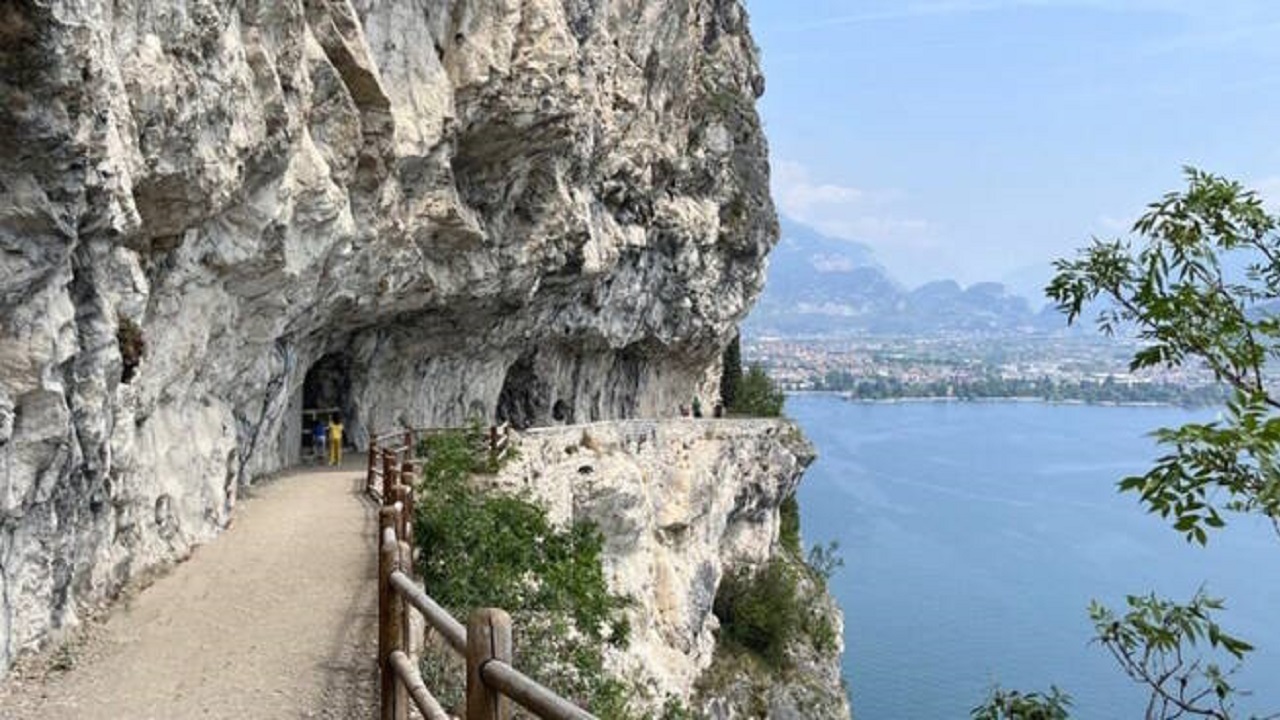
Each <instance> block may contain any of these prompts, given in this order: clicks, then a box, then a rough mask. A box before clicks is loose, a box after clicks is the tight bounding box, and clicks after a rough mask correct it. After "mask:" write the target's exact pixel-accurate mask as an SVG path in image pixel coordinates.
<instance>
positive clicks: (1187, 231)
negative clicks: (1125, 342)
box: [1046, 168, 1280, 719]
mask: <svg viewBox="0 0 1280 720" xmlns="http://www.w3.org/2000/svg"><path fill="white" fill-rule="evenodd" d="M1186 177H1187V188H1186V189H1185V190H1184V191H1181V192H1172V193H1169V194H1167V195H1166V196H1164V198H1162V199H1161V200H1160V201H1158V202H1156V203H1153V204H1152V205H1150V206H1149V207H1148V211H1147V212H1146V214H1144V215H1143V216H1142V217H1141V218H1140V219H1139V220H1138V221H1137V222H1136V223H1135V224H1134V226H1133V232H1134V234H1135V235H1136V236H1137V240H1138V242H1137V244H1136V246H1135V243H1133V242H1129V241H1122V240H1107V241H1104V240H1097V239H1095V240H1094V242H1093V244H1092V245H1091V246H1090V247H1088V248H1086V249H1084V250H1082V251H1081V252H1080V253H1079V255H1078V256H1077V257H1076V258H1075V259H1072V260H1060V261H1058V262H1057V263H1055V266H1056V268H1057V274H1056V275H1055V277H1054V278H1053V280H1052V281H1051V282H1050V284H1049V286H1048V288H1046V292H1047V293H1048V295H1049V297H1051V298H1052V299H1053V300H1055V301H1056V302H1057V304H1058V307H1059V309H1060V310H1062V311H1063V312H1064V313H1066V315H1067V319H1068V322H1075V321H1076V320H1077V319H1079V318H1080V317H1081V315H1082V314H1083V313H1084V312H1085V311H1086V309H1088V308H1089V306H1090V304H1091V303H1093V302H1094V301H1097V300H1102V301H1103V302H1102V303H1101V305H1102V309H1101V310H1100V312H1099V314H1098V324H1099V327H1100V329H1101V330H1102V331H1103V332H1104V333H1106V334H1113V333H1116V332H1120V331H1124V332H1134V333H1136V334H1137V336H1138V337H1139V338H1141V339H1142V340H1143V341H1145V345H1144V347H1143V348H1142V349H1141V350H1139V351H1138V352H1137V353H1136V354H1135V355H1134V356H1133V359H1132V361H1131V362H1130V369H1131V370H1140V369H1144V368H1153V367H1162V366H1163V367H1169V368H1172V367H1179V366H1183V365H1186V364H1189V363H1199V364H1202V365H1203V366H1205V367H1207V368H1208V369H1209V370H1211V371H1212V373H1213V374H1214V376H1215V377H1216V378H1217V379H1218V380H1219V381H1220V382H1222V383H1224V384H1225V385H1227V386H1228V387H1229V388H1230V399H1229V400H1228V402H1227V410H1226V413H1225V414H1224V416H1223V417H1222V419H1220V420H1216V421H1213V422H1209V423H1188V424H1185V425H1182V426H1181V427H1176V428H1161V429H1158V430H1156V431H1155V432H1154V433H1153V435H1154V436H1155V438H1156V439H1157V441H1158V442H1159V443H1160V444H1161V445H1163V446H1164V447H1165V448H1166V449H1167V452H1166V453H1165V454H1164V455H1163V456H1162V457H1161V458H1160V459H1159V460H1157V461H1156V463H1155V466H1154V467H1152V468H1151V469H1150V470H1148V471H1147V472H1146V473H1145V474H1142V475H1137V476H1133V477H1127V478H1124V479H1123V480H1122V481H1121V482H1120V484H1119V487H1120V489H1121V490H1122V491H1126V492H1135V493H1138V494H1139V496H1140V497H1141V501H1142V502H1143V503H1144V504H1145V505H1146V506H1147V508H1148V510H1150V511H1151V512H1153V513H1157V514H1159V515H1160V516H1161V517H1163V518H1166V519H1167V520H1168V521H1169V522H1170V523H1171V524H1172V526H1173V527H1174V529H1175V530H1177V531H1178V532H1179V533H1182V534H1183V536H1184V537H1185V538H1186V539H1187V540H1188V541H1189V542H1196V543H1199V544H1202V545H1203V544H1204V543H1206V542H1207V541H1208V537H1209V531H1210V530H1214V529H1218V528H1221V527H1223V526H1224V525H1225V524H1226V521H1225V519H1224V514H1226V513H1230V512H1237V513H1255V514H1260V515H1262V516H1264V517H1266V518H1268V519H1269V520H1270V521H1271V522H1272V523H1273V524H1274V525H1275V527H1276V529H1277V531H1278V532H1280V467H1278V466H1277V461H1278V460H1280V452H1278V451H1280V414H1277V411H1280V399H1278V396H1277V394H1276V392H1275V388H1274V387H1273V383H1274V380H1273V379H1272V378H1271V377H1270V376H1269V375H1268V372H1267V370H1268V368H1267V361H1268V359H1269V358H1274V357H1278V356H1280V320H1278V319H1277V318H1276V317H1275V313H1274V310H1275V309H1276V308H1277V307H1278V305H1277V302H1276V301H1277V299H1280V237H1278V236H1277V233H1276V229H1277V225H1278V222H1277V218H1276V217H1273V216H1271V215H1269V214H1268V213H1267V211H1266V210H1265V209H1264V207H1263V204H1262V201H1261V199H1260V198H1259V197H1258V195H1257V194H1256V193H1254V192H1251V191H1246V190H1245V189H1244V188H1243V187H1242V186H1241V185H1240V184H1239V183H1235V182H1232V181H1229V180H1226V179H1224V178H1221V177H1218V176H1215V175H1211V174H1209V173H1205V172H1201V171H1199V170H1195V169H1191V168H1187V169H1186ZM1128 604H1129V612H1127V613H1126V614H1125V615H1123V616H1118V615H1116V614H1115V613H1113V612H1112V611H1111V610H1109V609H1107V608H1105V607H1102V606H1100V605H1098V604H1096V603H1095V604H1094V605H1093V606H1092V607H1091V608H1090V616H1091V618H1092V619H1093V621H1094V625H1095V631H1096V641H1097V642H1098V643H1100V644H1101V645H1102V646H1103V647H1105V648H1106V649H1107V650H1108V651H1109V652H1111V654H1112V655H1113V656H1114V657H1115V659H1116V660H1117V661H1118V662H1119V664H1120V665H1121V667H1122V668H1123V669H1124V670H1125V672H1126V673H1128V674H1129V676H1130V677H1132V678H1133V679H1134V680H1135V681H1137V682H1139V683H1141V684H1144V685H1146V686H1147V689H1148V690H1149V691H1150V701H1149V703H1148V706H1147V714H1146V717H1147V718H1176V717H1183V716H1187V717H1208V718H1221V719H1225V718H1229V717H1231V714H1230V713H1231V708H1232V706H1233V703H1232V699H1233V697H1234V696H1235V695H1237V694H1238V691H1237V690H1236V689H1235V688H1234V687H1233V686H1232V685H1231V684H1230V683H1229V682H1228V681H1227V678H1228V676H1229V675H1230V673H1231V670H1227V671H1223V670H1221V669H1220V667H1219V666H1218V665H1217V664H1215V663H1210V662H1207V661H1206V660H1205V659H1204V658H1199V657H1194V656H1192V654H1191V652H1192V650H1193V649H1194V648H1195V647H1197V646H1199V647H1200V648H1202V649H1203V647H1204V646H1205V645H1207V646H1208V648H1209V649H1216V650H1218V651H1220V652H1225V653H1226V654H1228V655H1230V656H1231V658H1232V659H1233V660H1234V661H1236V662H1238V661H1240V660H1241V659H1243V657H1244V655H1245V653H1247V652H1249V651H1250V650H1251V649H1252V647H1251V646H1250V645H1249V644H1248V643H1247V642H1245V641H1244V640H1241V639H1239V638H1236V637H1233V636H1231V635H1229V634H1227V633H1226V632H1225V631H1223V630H1222V629H1221V628H1220V627H1219V626H1218V625H1217V623H1216V622H1214V621H1213V619H1212V611H1214V610H1218V609H1220V608H1221V607H1222V603H1221V601H1219V600H1216V599H1211V598H1208V597H1206V596H1205V595H1204V594H1203V593H1198V594H1197V595H1196V596H1195V597H1194V598H1193V599H1192V601H1191V602H1190V603H1188V604H1186V605H1179V604H1176V603H1172V602H1169V601H1166V600H1162V599H1159V598H1156V597H1155V596H1153V595H1148V596H1133V597H1130V598H1129V600H1128ZM1272 717H1277V716H1272Z"/></svg>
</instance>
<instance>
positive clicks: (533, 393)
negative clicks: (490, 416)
mask: <svg viewBox="0 0 1280 720" xmlns="http://www.w3.org/2000/svg"><path fill="white" fill-rule="evenodd" d="M550 404H551V387H550V386H549V385H548V384H547V383H546V382H545V381H543V380H541V379H539V378H538V373H537V372H536V371H535V370H534V365H533V355H532V354H530V355H525V356H523V357H521V358H520V359H519V360H516V361H515V363H514V364H512V365H511V367H509V368H507V377H506V378H505V379H504V380H503V381H502V391H501V392H499V393H498V407H497V409H496V410H495V411H494V415H495V416H496V419H497V421H498V422H509V423H511V425H512V427H514V428H516V429H517V430H524V429H527V428H530V427H533V426H534V425H535V424H537V423H538V421H539V420H540V419H545V417H546V416H547V413H548V411H549V410H551V409H552V408H550V407H549V406H550ZM557 405H558V406H560V407H558V408H556V409H557V410H558V412H559V413H560V414H561V415H565V414H570V413H571V411H569V409H568V408H567V406H566V405H565V404H564V403H563V402H560V403H557Z"/></svg>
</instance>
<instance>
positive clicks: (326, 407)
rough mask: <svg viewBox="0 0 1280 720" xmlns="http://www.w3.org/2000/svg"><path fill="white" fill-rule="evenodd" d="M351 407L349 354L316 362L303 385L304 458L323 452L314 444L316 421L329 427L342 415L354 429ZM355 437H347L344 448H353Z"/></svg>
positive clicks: (345, 437) (335, 354) (343, 421)
mask: <svg viewBox="0 0 1280 720" xmlns="http://www.w3.org/2000/svg"><path fill="white" fill-rule="evenodd" d="M354 414H355V413H354V412H353V407H352V403H351V358H350V356H348V355H346V354H345V353H330V354H328V355H325V356H323V357H321V358H320V359H319V360H317V361H316V363H315V364H314V365H312V366H311V369H310V370H308V371H307V377H306V379H304V380H303V381H302V450H303V454H304V456H305V455H306V453H308V452H311V453H315V454H319V453H321V452H322V451H323V448H321V447H319V446H317V445H316V444H315V442H314V440H313V437H314V436H313V434H312V429H313V428H314V427H315V424H316V421H320V422H321V423H325V424H327V423H328V422H329V418H330V417H332V416H334V415H338V416H341V418H342V423H343V424H344V425H346V426H347V427H350V425H351V421H352V418H353V416H354ZM349 438H351V433H350V432H349V431H348V432H347V433H345V434H344V440H343V443H342V444H343V445H344V446H349V445H350V444H351V443H350V440H349Z"/></svg>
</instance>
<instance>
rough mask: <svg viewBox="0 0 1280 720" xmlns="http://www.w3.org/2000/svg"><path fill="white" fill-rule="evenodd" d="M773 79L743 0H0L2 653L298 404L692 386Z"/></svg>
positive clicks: (617, 393)
mask: <svg viewBox="0 0 1280 720" xmlns="http://www.w3.org/2000/svg"><path fill="white" fill-rule="evenodd" d="M762 91H763V81H762V78H761V76H760V72H759V69H758V63H757V53H756V49H755V47H754V45H753V43H752V41H751V38H750V36H749V34H748V31H747V26H746V16H745V12H744V10H743V8H742V6H741V4H740V3H739V2H738V0H621V1H618V2H608V3H603V2H596V1H594V0H240V1H238V2H232V1H231V0H187V1H186V2H173V3H170V2H150V1H148V0H115V1H114V2H106V1H105V0H11V1H9V2H0V672H2V671H3V669H4V668H5V667H6V666H7V664H8V663H9V661H10V660H11V658H12V657H13V655H14V654H15V653H16V652H18V651H19V650H21V649H23V648H27V647H31V646H33V645H34V644H37V643H38V642H39V641H40V640H41V639H42V638H45V637H46V636H47V635H48V633H49V632H50V631H51V630H54V629H57V628H59V627H64V626H67V625H71V624H74V623H75V621H76V617H77V614H78V613H79V612H80V611H81V609H82V608H83V607H84V606H85V605H86V604H87V603H92V602H94V601H96V600H98V599H101V598H103V597H107V596H109V595H111V594H112V593H113V592H115V591H116V590H117V589H118V588H119V587H120V586H121V584H122V583H124V582H125V581H127V580H128V579H129V578H130V577H131V576H132V575H134V574H136V573H137V572H138V571H139V570H141V569H143V568H145V567H148V566H150V565H153V564H155V563H157V562H160V561H163V560H165V559H167V558H172V557H176V556H180V555H182V554H183V553H185V552H187V551H188V549H189V548H190V547H191V546H192V545H193V544H194V543H198V542H201V541H203V540H205V539H207V538H209V537H210V536H211V535H212V534H214V533H215V532H216V531H217V529H218V528H219V527H221V526H222V525H224V524H225V522H226V521H227V520H228V518H229V515H230V513H231V512H232V509H233V507H234V504H235V497H236V489H237V487H238V486H239V485H241V484H244V483H247V482H249V481H251V480H252V478H253V477H255V476H257V475H260V474H262V473H267V472H270V471H272V470H274V469H276V468H279V467H281V466H283V465H286V464H288V463H290V462H291V461H292V460H294V459H296V458H297V455H298V452H299V437H300V423H301V422H302V413H301V411H302V409H303V405H304V404H307V405H312V404H315V403H316V402H324V403H329V404H332V405H334V406H336V407H340V408H341V409H342V410H343V411H344V412H345V414H346V415H347V420H348V427H349V429H350V434H351V435H352V436H353V437H354V438H355V439H356V440H357V441H358V442H362V441H363V438H364V437H365V436H366V434H367V428H369V427H377V428H379V429H382V428H388V427H393V426H395V425H396V424H398V423H405V424H411V425H415V426H423V425H439V424H456V423H460V422H461V421H463V420H464V419H466V418H467V417H469V416H473V415H479V416H484V417H488V416H492V415H494V414H497V415H499V416H502V417H507V418H510V419H513V420H516V421H518V422H520V423H523V424H530V423H545V422H550V421H552V419H553V418H556V419H563V420H566V421H568V420H577V421H590V420H594V419H601V418H615V417H624V416H632V415H641V416H652V415H656V414H662V413H664V412H669V409H670V408H672V407H674V406H675V405H676V404H677V403H678V402H680V401H681V400H687V398H688V397H689V394H690V392H691V390H692V388H693V387H694V386H695V384H696V383H697V382H698V380H699V379H700V378H701V376H702V373H703V372H704V370H705V369H706V367H707V366H708V365H709V364H711V363H712V361H713V359H714V358H715V356H716V354H717V353H718V351H719V348H720V347H721V345H722V344H723V342H724V341H725V340H726V338H727V335H728V334H729V333H730V332H732V330H731V328H732V327H733V325H734V324H735V323H736V322H737V321H738V320H739V319H740V318H741V316H742V315H743V314H744V312H745V311H746V309H747V308H748V306H749V305H750V303H751V302H752V301H753V299H754V297H755V295H756V294H757V293H758V290H759V288H760V285H761V283H762V266H763V260H764V256H765V254H766V253H767V252H768V250H769V248H770V247H771V245H772V243H773V242H774V240H775V237H776V221H775V217H774V212H773V207H772V204H771V202H770V200H769V197H768V181H767V174H768V167H767V162H766V150H765V144H764V139H763V136H762V134H761V131H760V126H759V121H758V119H757V116H756V113H755V110H754V99H755V97H757V96H758V95H759V94H760V93H761V92H762ZM313 368H316V369H317V375H319V376H322V377H320V378H319V379H317V380H316V381H315V384H316V389H315V390H314V391H310V392H311V394H312V396H313V397H306V396H307V394H308V393H307V392H305V391H308V388H307V387H305V386H306V385H307V375H308V371H309V370H311V369H313ZM320 370H323V372H320ZM326 388H327V390H326ZM317 398H319V400H317Z"/></svg>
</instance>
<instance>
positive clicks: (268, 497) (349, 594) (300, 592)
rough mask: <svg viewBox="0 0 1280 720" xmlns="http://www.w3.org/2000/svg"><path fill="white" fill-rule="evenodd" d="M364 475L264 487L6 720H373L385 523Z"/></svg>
mask: <svg viewBox="0 0 1280 720" xmlns="http://www.w3.org/2000/svg"><path fill="white" fill-rule="evenodd" d="M357 467H358V466H357V465H355V464H350V465H348V466H346V467H344V468H343V469H341V470H338V471H328V470H317V469H315V468H310V469H305V470H298V471H294V472H292V473H288V474H286V475H285V476H283V477H281V478H280V479H278V480H276V481H273V482H270V483H266V484H264V485H262V486H259V487H255V488H254V490H253V497H252V498H250V499H248V500H246V501H244V502H242V503H241V505H240V506H239V507H238V508H237V511H236V513H237V514H236V520H235V524H234V526H233V527H232V528H231V529H230V530H228V531H227V532H225V533H223V535H222V536H221V537H219V538H218V539H217V540H215V541H213V542H211V543H209V544H208V545H205V546H203V547H201V548H199V549H198V550H196V552H195V553H194V554H193V555H192V557H191V559H190V560H188V561H187V562H185V563H183V564H181V565H179V566H177V567H175V568H174V569H173V571H172V572H171V573H169V574H168V575H166V576H164V577H162V578H161V579H159V580H158V581H156V583H155V584H154V585H152V586H151V587H149V588H147V589H146V590H144V591H142V592H141V593H139V594H138V595H137V596H135V597H134V598H132V600H131V601H129V602H127V603H125V604H123V605H122V606H121V607H118V608H117V609H116V610H115V611H114V612H113V613H112V614H111V616H110V617H109V618H108V619H107V620H106V621H105V622H104V623H102V624H101V625H100V626H97V627H94V628H92V629H91V630H90V631H89V632H88V633H87V636H86V639H84V640H82V641H81V642H79V643H77V644H76V645H75V646H74V649H73V650H72V651H70V652H64V654H63V655H64V657H69V658H70V659H71V660H72V661H73V662H72V663H71V664H72V668H71V669H70V670H68V671H65V672H59V671H52V672H50V673H49V674H48V675H46V676H44V677H36V678H31V677H28V678H25V679H24V678H21V677H16V678H14V679H13V680H11V681H10V682H9V683H8V684H7V686H6V687H5V688H4V689H3V690H0V717H3V718H15V719H16V718H67V719H68V720H70V719H72V718H75V719H77V720H81V719H83V720H95V719H97V718H102V719H103V720H106V719H111V720H118V719H122V718H165V719H166V720H181V719H183V718H300V717H301V718H357V717H360V718H369V717H372V716H373V703H374V701H375V700H376V692H377V691H376V684H377V678H376V670H375V667H374V654H375V646H376V640H377V592H376V586H375V579H376V574H377V564H376V561H375V557H374V553H373V533H374V525H375V519H374V518H375V516H374V508H373V504H372V503H371V502H370V501H368V500H366V499H364V497H363V495H362V492H361V491H362V489H363V476H362V475H361V474H360V473H359V470H357V469H356V468H357ZM55 656H56V654H55Z"/></svg>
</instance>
